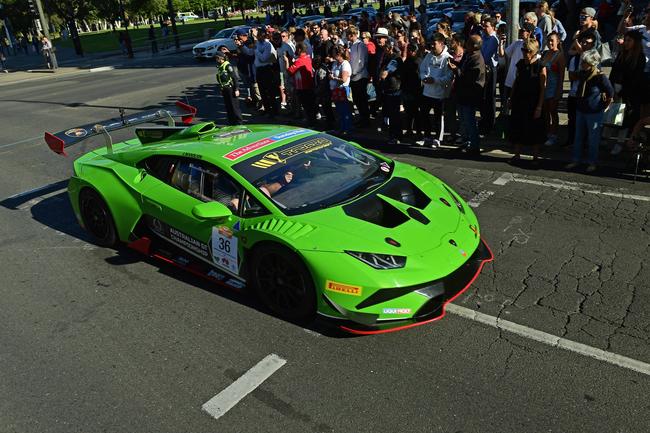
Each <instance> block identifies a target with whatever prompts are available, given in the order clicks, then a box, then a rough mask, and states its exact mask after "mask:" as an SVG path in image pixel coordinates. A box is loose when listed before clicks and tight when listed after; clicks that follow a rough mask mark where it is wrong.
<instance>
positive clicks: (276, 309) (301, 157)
mask: <svg viewBox="0 0 650 433" xmlns="http://www.w3.org/2000/svg"><path fill="white" fill-rule="evenodd" d="M195 111H196V110H195V109H193V107H190V106H187V105H185V104H182V103H177V106H175V107H172V108H169V109H163V110H152V111H149V112H144V113H138V114H135V115H132V116H125V115H124V114H122V116H121V117H120V118H119V119H113V120H111V121H107V122H103V123H101V124H99V125H86V126H82V127H79V128H72V129H69V130H66V131H63V132H60V133H57V134H49V133H46V135H45V140H46V142H47V143H48V145H49V147H50V148H51V149H52V150H53V151H55V152H57V153H62V154H65V148H66V147H67V146H70V145H72V144H75V143H76V142H78V141H80V140H83V139H86V138H88V137H91V136H96V135H100V134H102V135H104V136H105V138H106V146H105V147H102V148H99V149H96V150H94V151H91V152H89V153H86V154H85V155H83V156H81V157H80V158H79V159H77V160H76V161H75V162H74V175H73V176H72V178H71V179H70V183H69V187H68V190H69V195H70V199H71V202H72V207H73V209H74V213H75V215H76V217H77V219H78V220H79V222H80V224H81V225H82V226H83V227H84V228H85V229H86V230H87V231H88V232H89V233H90V235H91V236H92V237H93V239H94V240H95V242H96V243H97V244H99V245H103V246H107V247H113V246H116V245H117V244H119V243H121V242H122V243H127V244H128V245H129V246H131V247H132V248H135V249H137V250H138V251H141V252H143V253H145V254H147V255H150V256H153V257H157V258H159V259H162V260H164V261H166V262H168V263H171V264H174V265H176V266H180V267H182V268H184V269H187V270H189V271H190V272H193V273H197V274H199V275H202V276H204V277H206V278H208V279H210V280H213V281H215V282H218V283H221V284H224V285H227V286H229V287H231V288H235V289H238V290H240V289H245V288H247V289H250V290H251V291H252V292H254V293H255V295H257V297H258V298H259V300H260V301H261V302H262V303H263V305H264V306H265V307H266V308H268V310H270V311H271V312H272V313H273V314H275V315H278V316H280V317H283V318H285V319H287V320H290V321H295V322H299V323H305V322H308V321H312V320H313V319H315V318H317V317H318V318H321V319H326V320H328V321H333V322H334V323H335V324H336V325H337V326H339V327H340V328H341V329H344V330H346V331H349V332H353V333H359V334H369V333H381V332H388V331H394V330H397V329H404V328H408V327H412V326H416V325H420V324H423V323H428V322H431V321H433V320H437V319H439V318H441V317H442V316H443V315H444V308H445V305H446V304H447V303H448V302H450V301H451V300H452V299H453V298H455V297H456V296H458V295H459V294H460V293H461V292H462V291H464V290H465V289H466V288H467V287H468V286H469V285H470V284H471V283H472V281H473V280H474V279H475V278H476V277H477V275H478V274H479V273H480V271H481V268H482V266H483V264H484V263H485V262H487V261H490V260H492V258H493V256H492V253H491V252H490V250H489V248H488V246H487V245H486V244H485V243H484V242H483V241H482V239H481V236H480V230H479V225H478V221H477V219H476V216H475V215H474V213H473V212H472V210H471V208H470V207H469V206H468V205H467V204H466V203H465V202H464V201H463V199H461V198H460V196H459V195H458V194H457V193H455V192H454V191H453V190H452V189H451V188H450V187H449V186H447V185H446V184H445V183H443V182H442V181H441V180H439V179H438V178H436V177H434V176H432V175H431V174H429V173H427V172H426V171H425V170H422V169H420V168H417V167H414V166H411V165H408V164H404V163H401V162H398V161H393V160H391V159H389V158H387V157H385V156H383V155H381V154H378V153H375V152H372V151H369V150H366V149H363V148H362V147H361V146H359V145H358V144H356V143H352V142H348V141H345V140H342V139H340V138H337V137H334V136H331V135H328V134H325V133H321V132H317V131H313V130H309V129H302V128H296V127H291V126H283V125H246V126H233V127H224V128H218V127H216V126H215V125H214V123H212V122H207V123H201V124H197V125H193V126H176V125H175V123H174V122H173V119H172V117H176V116H180V117H183V120H184V122H185V123H188V122H189V121H190V120H191V118H192V116H193V114H194V113H195ZM161 118H167V119H168V122H169V125H168V126H154V127H139V128H136V131H135V132H136V137H137V138H135V139H132V140H128V141H125V142H122V143H117V144H114V145H113V144H112V140H111V138H110V134H109V132H110V131H112V130H115V129H120V128H124V127H129V126H133V125H135V124H137V123H143V122H148V121H153V120H157V119H161Z"/></svg>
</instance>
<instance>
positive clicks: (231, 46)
mask: <svg viewBox="0 0 650 433" xmlns="http://www.w3.org/2000/svg"><path fill="white" fill-rule="evenodd" d="M250 29H251V27H250V26H237V27H229V28H227V29H223V30H220V31H219V32H217V34H215V35H214V36H212V37H211V38H210V39H208V40H207V41H205V42H201V43H200V44H196V45H194V47H193V48H192V53H194V58H196V59H199V60H203V59H212V58H214V56H215V55H216V53H217V51H218V50H219V49H220V48H221V47H226V48H228V50H229V51H237V46H236V45H235V38H236V37H237V33H238V32H246V33H248V32H249V31H250Z"/></svg>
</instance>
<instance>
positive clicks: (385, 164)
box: [379, 162, 390, 173]
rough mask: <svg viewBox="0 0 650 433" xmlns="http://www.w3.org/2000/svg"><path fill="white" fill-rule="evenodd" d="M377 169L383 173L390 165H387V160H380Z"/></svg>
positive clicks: (387, 170)
mask: <svg viewBox="0 0 650 433" xmlns="http://www.w3.org/2000/svg"><path fill="white" fill-rule="evenodd" d="M379 169H380V170H381V171H383V172H384V173H388V172H389V171H390V165H388V163H387V162H382V163H381V164H379Z"/></svg>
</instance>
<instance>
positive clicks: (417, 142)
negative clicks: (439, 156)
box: [415, 140, 426, 146]
mask: <svg viewBox="0 0 650 433" xmlns="http://www.w3.org/2000/svg"><path fill="white" fill-rule="evenodd" d="M425 142H426V140H416V141H415V144H417V145H418V146H424V144H425Z"/></svg>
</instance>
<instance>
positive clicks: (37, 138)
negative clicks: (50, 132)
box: [0, 135, 43, 149]
mask: <svg viewBox="0 0 650 433" xmlns="http://www.w3.org/2000/svg"><path fill="white" fill-rule="evenodd" d="M41 139H43V136H42V135H39V136H38V137H32V138H26V139H24V140H20V141H14V142H13V143H7V144H0V149H3V148H5V147H11V146H15V145H17V144H22V143H28V142H30V141H36V140H41Z"/></svg>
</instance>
